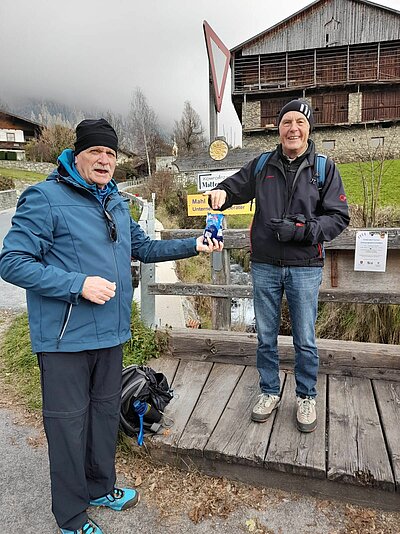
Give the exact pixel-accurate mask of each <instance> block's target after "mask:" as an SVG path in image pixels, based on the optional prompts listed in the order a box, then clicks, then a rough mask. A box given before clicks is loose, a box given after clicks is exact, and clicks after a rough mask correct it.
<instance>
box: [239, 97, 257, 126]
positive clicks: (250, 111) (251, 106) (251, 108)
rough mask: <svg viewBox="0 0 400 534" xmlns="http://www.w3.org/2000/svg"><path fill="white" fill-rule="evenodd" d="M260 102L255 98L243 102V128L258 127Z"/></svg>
mask: <svg viewBox="0 0 400 534" xmlns="http://www.w3.org/2000/svg"><path fill="white" fill-rule="evenodd" d="M260 122H261V102H260V101H259V100H255V101H252V102H246V103H245V104H243V128H244V129H251V128H260Z"/></svg>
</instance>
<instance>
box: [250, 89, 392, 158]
mask: <svg viewBox="0 0 400 534" xmlns="http://www.w3.org/2000/svg"><path fill="white" fill-rule="evenodd" d="M304 99H305V100H306V101H308V103H309V104H310V105H311V101H310V98H309V97H307V98H304ZM348 105H349V113H348V120H349V124H348V125H347V124H346V125H340V126H332V127H327V128H319V127H317V128H315V130H314V132H313V133H312V138H313V139H314V141H315V144H316V146H317V150H318V152H320V153H322V154H326V155H327V156H330V157H331V158H333V159H334V160H335V161H336V162H338V163H347V162H351V161H359V160H360V159H361V160H363V159H364V160H368V159H369V158H370V157H371V156H372V157H374V156H375V157H377V159H379V155H378V154H381V153H382V150H384V157H385V159H400V124H396V123H395V124H392V125H389V124H382V123H380V124H378V123H377V124H368V125H367V126H365V125H364V124H361V120H362V113H361V108H362V92H357V93H349V95H348ZM243 112H244V116H243V148H247V149H253V150H260V152H265V151H267V150H273V149H274V148H275V147H276V145H277V143H279V137H278V133H277V130H276V129H275V128H274V129H268V128H266V129H265V130H264V131H260V130H259V129H260V128H261V102H260V101H259V100H257V101H251V102H246V103H245V104H243ZM384 126H388V127H384ZM252 129H253V131H252V132H250V131H249V130H252ZM257 130H258V131H257Z"/></svg>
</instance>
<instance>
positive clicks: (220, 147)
mask: <svg viewBox="0 0 400 534" xmlns="http://www.w3.org/2000/svg"><path fill="white" fill-rule="evenodd" d="M228 151H229V147H228V143H227V142H226V141H224V140H223V139H215V141H213V142H212V143H211V144H210V146H209V149H208V152H209V154H210V157H211V158H212V159H214V160H215V161H221V159H224V158H225V157H226V156H227V154H228Z"/></svg>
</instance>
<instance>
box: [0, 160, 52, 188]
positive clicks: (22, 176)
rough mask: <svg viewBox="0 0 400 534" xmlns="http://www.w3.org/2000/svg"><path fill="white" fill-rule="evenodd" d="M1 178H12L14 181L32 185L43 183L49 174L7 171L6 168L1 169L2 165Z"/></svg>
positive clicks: (18, 170) (17, 170)
mask: <svg viewBox="0 0 400 534" xmlns="http://www.w3.org/2000/svg"><path fill="white" fill-rule="evenodd" d="M0 176H6V177H7V178H12V179H13V180H22V181H24V182H29V183H32V184H36V183H37V182H42V181H43V180H45V179H46V178H47V174H42V173H40V172H34V171H25V170H21V169H6V168H4V167H1V163H0Z"/></svg>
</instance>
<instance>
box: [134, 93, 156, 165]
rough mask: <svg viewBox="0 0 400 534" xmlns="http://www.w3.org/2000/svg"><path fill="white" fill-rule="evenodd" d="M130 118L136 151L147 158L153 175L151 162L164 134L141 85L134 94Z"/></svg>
mask: <svg viewBox="0 0 400 534" xmlns="http://www.w3.org/2000/svg"><path fill="white" fill-rule="evenodd" d="M129 120H130V127H131V131H132V136H133V145H134V148H135V152H137V153H138V154H140V155H142V156H143V157H144V158H145V159H146V162H147V168H148V173H149V175H151V163H152V162H154V161H155V157H156V154H157V150H158V149H159V147H160V145H161V143H162V136H161V133H160V128H159V125H158V121H157V115H156V114H155V112H154V110H153V109H152V108H151V107H150V106H149V104H148V102H147V99H146V97H145V95H144V94H143V92H142V90H141V89H140V87H137V88H136V89H135V92H134V94H133V97H132V101H131V109H130V114H129Z"/></svg>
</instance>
